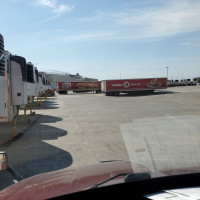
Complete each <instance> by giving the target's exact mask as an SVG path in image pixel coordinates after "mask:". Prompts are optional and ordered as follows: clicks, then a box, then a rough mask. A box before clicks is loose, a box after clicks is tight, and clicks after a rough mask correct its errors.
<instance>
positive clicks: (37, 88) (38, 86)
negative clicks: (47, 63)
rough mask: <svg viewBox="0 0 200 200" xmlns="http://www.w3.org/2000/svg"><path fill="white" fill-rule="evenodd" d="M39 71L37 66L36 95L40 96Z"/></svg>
mask: <svg viewBox="0 0 200 200" xmlns="http://www.w3.org/2000/svg"><path fill="white" fill-rule="evenodd" d="M39 79H40V78H39V72H38V70H37V68H36V67H35V84H36V86H35V93H36V97H39V95H40V81H39Z"/></svg>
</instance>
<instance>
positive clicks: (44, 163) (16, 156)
mask: <svg viewBox="0 0 200 200" xmlns="http://www.w3.org/2000/svg"><path fill="white" fill-rule="evenodd" d="M199 99H200V86H195V87H179V88H169V89H168V90H161V91H158V92H156V93H155V94H154V95H147V96H145V95H143V96H127V95H122V96H118V97H114V96H112V97H108V96H105V95H104V94H84V93H83V94H73V93H71V94H68V95H58V94H57V96H55V97H51V98H49V100H48V101H47V103H46V104H45V106H44V109H38V110H36V115H35V117H36V118H37V120H36V121H35V123H34V124H32V125H31V127H30V128H29V129H27V131H26V132H25V134H24V136H23V137H21V138H20V139H19V140H17V141H12V142H10V143H7V144H6V145H1V146H0V150H5V151H7V152H8V156H9V160H10V162H11V164H12V166H13V167H14V168H15V169H16V170H17V171H18V172H19V173H20V175H21V176H22V177H23V178H26V177H29V176H32V175H35V174H39V173H44V172H48V171H52V170H57V169H62V168H69V167H79V166H83V165H90V164H94V163H99V162H103V161H108V160H129V159H131V160H132V159H133V160H135V161H138V162H141V158H143V160H146V162H144V163H143V164H149V166H150V167H151V168H154V169H156V168H157V169H160V166H161V167H162V166H166V164H165V163H164V164H163V163H162V162H159V163H158V165H157V163H156V162H155V160H156V159H155V157H157V158H160V156H161V155H160V154H159V151H160V152H162V153H163V154H165V155H167V157H170V156H173V155H172V153H170V152H173V151H169V152H167V150H168V147H169V148H170V149H171V150H172V149H173V146H176V145H177V144H178V145H179V147H180V148H176V149H174V151H177V152H178V151H179V153H180V149H181V148H184V146H185V145H189V146H190V147H191V146H192V144H194V141H197V142H198V141H199V140H198V138H199V137H198V134H197V133H198V130H199V128H198V124H199V123H198V121H199V120H200V118H199V116H200V101H199ZM181 124H182V125H181ZM183 125H184V126H183ZM168 126H169V127H170V126H171V127H172V130H173V134H174V135H173V137H170V135H169V134H168V132H169V131H170V129H169V130H168V129H167V127H168ZM184 127H188V128H184ZM188 132H189V134H190V135H187V134H188ZM180 133H181V135H180ZM181 136H183V137H182V140H180V141H181V142H180V144H179V143H176V141H177V140H176V139H177V138H178V137H181ZM189 136H190V137H189ZM172 138H173V140H174V141H173V142H174V143H171V144H170V145H168V144H169V141H170V139H172ZM189 138H194V141H192V140H189ZM195 138H197V139H196V140H195ZM158 141H159V142H160V143H158ZM158 144H159V145H158ZM195 144H196V143H195ZM162 145H163V146H162ZM180 145H182V146H180ZM162 147H163V148H162ZM194 147H195V148H194V149H192V148H190V150H189V151H190V153H191V155H192V153H195V152H198V150H199V149H198V146H196V145H195V146H194ZM194 151H195V152H194ZM185 153H186V152H185ZM135 155H137V156H135ZM139 155H142V156H139ZM195 155H196V154H195ZM176 156H178V153H177V154H176ZM165 158H166V157H165ZM183 159H185V161H184V160H183V162H182V163H185V162H186V160H187V161H189V162H190V163H191V164H192V163H196V164H195V165H198V164H199V163H198V162H195V159H196V160H198V156H195V157H192V160H189V159H188V156H185V157H183ZM153 160H154V161H153ZM172 160H173V159H172ZM147 161H149V162H147ZM152 161H153V162H152ZM173 163H174V161H173ZM170 166H172V164H171V165H169V166H168V167H170ZM155 167H156V168H155Z"/></svg>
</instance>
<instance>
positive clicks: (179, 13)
mask: <svg viewBox="0 0 200 200" xmlns="http://www.w3.org/2000/svg"><path fill="white" fill-rule="evenodd" d="M0 8H1V12H0V17H1V20H0V33H1V34H2V35H3V36H4V41H5V49H6V50H8V51H10V52H11V53H12V54H17V55H19V56H23V57H25V58H26V59H27V61H28V62H32V63H34V64H36V63H37V67H38V70H39V71H46V70H58V71H63V72H69V73H72V74H74V73H80V74H81V75H83V76H85V77H94V78H98V79H100V80H102V79H112V78H115V79H116V78H120V76H121V78H142V77H166V75H167V70H166V67H167V66H168V67H169V78H182V77H183V78H187V77H189V78H192V77H194V76H200V1H199V0H169V1H167V0H95V1H94V0H6V1H5V0H0Z"/></svg>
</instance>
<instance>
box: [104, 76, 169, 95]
mask: <svg viewBox="0 0 200 200" xmlns="http://www.w3.org/2000/svg"><path fill="white" fill-rule="evenodd" d="M166 88H167V78H144V79H142V78H141V79H124V80H121V79H120V80H104V81H102V82H101V90H102V92H103V93H105V94H106V95H107V96H110V95H119V94H120V93H129V94H130V93H133V92H136V91H145V92H153V91H154V90H156V89H166Z"/></svg>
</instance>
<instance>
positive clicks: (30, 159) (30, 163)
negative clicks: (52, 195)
mask: <svg viewBox="0 0 200 200" xmlns="http://www.w3.org/2000/svg"><path fill="white" fill-rule="evenodd" d="M61 120H62V119H61V118H59V117H52V116H48V115H40V116H39V117H37V120H36V121H34V122H33V123H32V124H31V125H30V126H29V127H28V128H27V130H25V131H23V134H22V135H21V136H20V137H19V138H18V139H17V140H16V141H11V142H9V143H6V144H4V145H1V146H0V150H3V151H7V154H8V158H9V163H10V164H11V165H12V166H13V168H14V169H15V170H16V171H17V172H18V173H19V174H20V176H21V177H23V178H28V177H30V176H33V175H37V174H41V173H45V172H50V171H55V170H59V169H63V168H66V167H69V166H70V165H71V164H72V163H73V159H72V156H71V154H70V153H69V152H67V151H65V150H63V149H60V148H58V147H56V145H53V144H55V142H56V143H57V142H58V139H59V138H60V137H62V136H66V135H67V131H66V130H63V129H59V128H56V127H53V126H50V125H46V124H45V125H44V124H42V123H55V122H58V121H61Z"/></svg>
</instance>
